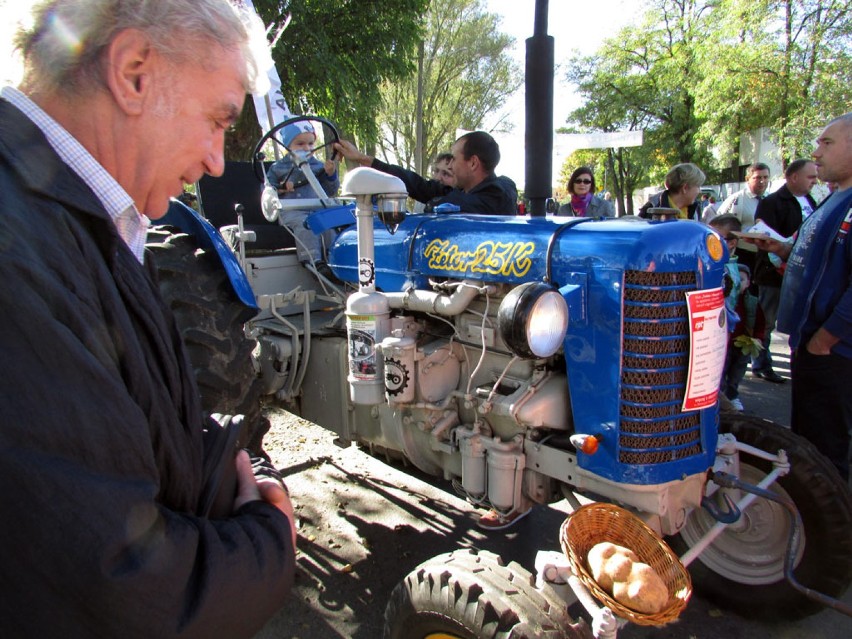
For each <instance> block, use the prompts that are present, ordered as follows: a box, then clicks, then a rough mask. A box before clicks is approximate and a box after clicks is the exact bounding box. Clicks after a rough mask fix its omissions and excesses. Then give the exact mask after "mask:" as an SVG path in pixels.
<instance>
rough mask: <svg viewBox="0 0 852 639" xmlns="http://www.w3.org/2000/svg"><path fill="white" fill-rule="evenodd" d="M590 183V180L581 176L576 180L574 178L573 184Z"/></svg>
mask: <svg viewBox="0 0 852 639" xmlns="http://www.w3.org/2000/svg"><path fill="white" fill-rule="evenodd" d="M591 183H592V181H591V180H589V179H588V178H581V179H578V180H574V184H591Z"/></svg>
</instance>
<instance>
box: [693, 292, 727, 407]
mask: <svg viewBox="0 0 852 639" xmlns="http://www.w3.org/2000/svg"><path fill="white" fill-rule="evenodd" d="M686 307H687V312H688V314H689V341H690V346H691V348H690V349H689V371H688V374H687V378H686V394H685V396H684V398H683V410H684V411H689V410H701V409H702V408H707V407H708V406H712V405H713V404H715V403H716V400H717V399H718V397H719V382H720V380H721V379H722V368H723V367H724V366H725V352H726V351H727V347H728V317H727V314H726V313H725V294H724V293H723V291H722V289H721V288H714V289H709V290H706V291H692V292H689V293H687V294H686Z"/></svg>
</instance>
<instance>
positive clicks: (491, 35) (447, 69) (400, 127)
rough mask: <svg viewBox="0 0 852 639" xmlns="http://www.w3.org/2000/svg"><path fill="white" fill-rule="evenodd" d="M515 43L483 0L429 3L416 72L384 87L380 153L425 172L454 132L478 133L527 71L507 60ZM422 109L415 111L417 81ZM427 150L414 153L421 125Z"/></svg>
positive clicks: (387, 82) (394, 80) (424, 146)
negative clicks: (484, 6) (502, 29)
mask: <svg viewBox="0 0 852 639" xmlns="http://www.w3.org/2000/svg"><path fill="white" fill-rule="evenodd" d="M513 44H514V39H513V38H511V37H509V36H507V35H505V34H502V33H500V31H499V18H498V16H497V15H495V14H491V13H487V12H485V10H484V8H483V2H482V0H432V1H431V2H430V5H429V10H428V12H427V13H426V15H425V16H424V25H423V41H422V46H421V48H420V51H419V60H418V61H419V65H416V66H418V67H419V68H421V69H422V71H420V72H418V70H417V68H415V69H414V71H413V72H411V73H409V74H408V75H406V76H405V77H404V78H392V79H389V80H388V81H386V82H385V83H384V84H383V86H382V98H383V100H382V105H381V108H380V110H379V113H378V119H379V122H380V125H381V128H382V132H383V136H382V138H381V139H380V140H379V145H378V151H379V154H380V155H383V156H385V157H386V158H387V157H393V158H395V159H396V160H397V161H398V162H399V163H401V164H402V165H404V166H407V167H410V168H413V169H415V170H417V171H421V172H422V171H424V170H425V169H426V168H427V166H428V164H429V161H430V160H431V159H432V158H433V157H434V156H435V155H437V154H438V153H440V152H443V151H449V149H450V146H451V145H452V143H453V141H454V140H455V138H456V129H458V128H461V129H468V130H472V129H478V128H481V127H482V125H483V121H484V120H485V118H486V116H488V115H489V114H491V113H494V112H496V111H498V110H499V108H500V107H501V106H502V105H503V103H504V102H505V100H506V98H507V97H508V96H509V95H511V94H512V93H514V91H515V90H516V89H517V88H518V86H519V85H520V83H521V80H522V77H523V76H522V74H521V72H520V70H519V69H518V68H517V65H516V64H515V63H514V62H513V61H512V59H511V58H510V54H509V50H510V48H511V47H512V45H513ZM419 82H420V83H421V85H420V90H421V96H422V98H421V106H420V107H419V108H418V83H419ZM418 121H419V123H420V125H421V126H422V149H421V150H420V153H419V156H418V155H417V125H418Z"/></svg>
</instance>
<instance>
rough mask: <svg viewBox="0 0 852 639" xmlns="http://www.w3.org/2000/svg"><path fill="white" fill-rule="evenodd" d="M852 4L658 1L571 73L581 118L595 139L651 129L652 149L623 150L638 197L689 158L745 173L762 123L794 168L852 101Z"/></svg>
mask: <svg viewBox="0 0 852 639" xmlns="http://www.w3.org/2000/svg"><path fill="white" fill-rule="evenodd" d="M850 5H852V3H850V0H704V1H700V0H651V1H649V2H646V11H645V13H644V14H643V19H642V22H641V23H640V24H639V25H637V26H630V27H627V28H624V29H622V31H621V32H619V33H618V34H617V35H616V36H615V37H613V38H610V39H607V40H605V41H604V42H603V44H602V46H601V47H600V49H599V50H598V51H597V52H596V53H595V54H594V55H593V56H588V57H577V58H576V59H575V60H574V62H573V63H572V64H571V65H570V69H571V71H569V73H568V76H567V77H568V79H569V80H570V81H572V82H573V83H574V84H576V85H577V87H578V89H579V91H580V93H581V94H582V95H583V97H584V98H585V104H584V105H583V106H582V107H581V108H579V109H577V110H576V111H574V112H573V113H572V114H571V116H570V121H571V122H573V123H575V124H577V125H579V128H580V129H581V130H584V131H616V130H624V129H630V130H636V129H642V130H644V131H645V143H644V145H643V147H642V148H641V149H616V150H614V151H612V152H611V156H612V157H611V158H610V159H611V160H612V161H613V163H614V165H615V166H614V169H615V171H616V173H617V174H619V175H618V177H617V179H620V180H622V181H623V183H624V184H623V188H624V195H625V197H627V198H628V201H629V196H630V194H632V188H633V187H634V186H639V185H642V184H659V183H660V182H661V181H662V176H663V175H664V174H665V173H666V171H667V170H668V169H669V168H670V167H671V166H672V165H673V164H676V163H678V162H695V163H696V164H698V165H699V166H701V167H702V168H704V169H705V172H706V173H708V175H711V176H712V175H714V174H718V173H719V171H720V170H721V169H723V168H724V167H725V166H734V167H735V166H736V165H738V164H739V160H740V159H739V158H738V153H739V143H740V135H741V134H743V133H745V132H748V131H752V130H755V129H758V128H760V127H768V128H769V129H770V130H771V131H772V133H773V135H774V136H775V137H776V141H777V142H778V145H779V148H780V152H781V158H780V159H781V161H782V164H786V162H787V161H788V160H790V159H794V158H795V157H803V156H805V157H806V156H808V155H809V154H810V151H811V150H812V148H813V139H814V134H815V133H816V132H817V131H819V129H820V128H821V127H822V126H823V125H824V124H825V123H826V122H827V121H828V120H829V119H831V118H832V117H835V116H837V115H840V114H842V113H844V112H846V111H848V109H849V104H852V89H850V85H849V81H848V80H849V69H850V68H852V64H850V63H852V47H850V42H852V37H850V36H852V11H850ZM617 155H620V156H622V157H624V158H626V159H628V160H629V163H626V164H625V165H624V166H625V167H626V166H628V164H629V166H630V167H631V168H630V169H629V170H630V171H631V174H630V175H627V173H626V171H627V170H628V169H626V168H624V169H622V168H619V167H618V163H617V162H615V159H616V158H615V156H617ZM714 155H715V157H714ZM716 158H718V159H716Z"/></svg>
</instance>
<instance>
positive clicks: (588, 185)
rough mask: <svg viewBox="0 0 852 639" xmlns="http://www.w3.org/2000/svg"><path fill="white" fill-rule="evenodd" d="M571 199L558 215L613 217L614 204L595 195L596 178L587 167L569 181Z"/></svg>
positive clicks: (572, 175) (577, 170)
mask: <svg viewBox="0 0 852 639" xmlns="http://www.w3.org/2000/svg"><path fill="white" fill-rule="evenodd" d="M568 193H570V194H571V199H570V200H569V201H568V202H566V203H565V204H563V205H562V206H560V207H559V212H558V213H557V215H573V216H575V217H613V216H614V215H615V209H614V208H613V206H612V202H610V201H608V200H605V199H603V198H602V197H600V196H598V195H595V176H594V175H592V170H591V169H590V168H589V167H587V166H581V167H580V168H579V169H576V170H575V171H574V172H573V173H572V174H571V178H570V179H569V180H568Z"/></svg>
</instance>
